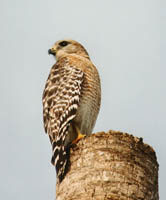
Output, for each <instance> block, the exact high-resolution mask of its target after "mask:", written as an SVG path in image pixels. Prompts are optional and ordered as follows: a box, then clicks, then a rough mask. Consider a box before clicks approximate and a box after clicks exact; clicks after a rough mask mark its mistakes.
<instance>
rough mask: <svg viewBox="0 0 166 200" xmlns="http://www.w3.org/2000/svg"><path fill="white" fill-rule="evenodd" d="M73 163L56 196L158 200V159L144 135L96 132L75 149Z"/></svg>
mask: <svg viewBox="0 0 166 200" xmlns="http://www.w3.org/2000/svg"><path fill="white" fill-rule="evenodd" d="M70 160H71V167H70V170H69V172H68V174H67V175H66V177H65V179H64V180H63V181H62V182H61V184H57V186H56V200H158V199H159V195H158V163H157V160H156V155H155V152H154V150H153V149H152V148H151V147H150V146H149V145H147V144H144V143H143V141H142V138H137V137H133V136H132V135H129V134H126V133H121V132H115V131H109V132H108V133H104V132H101V133H96V134H93V135H91V136H88V137H86V138H84V139H82V140H81V141H79V142H78V144H77V146H76V147H75V148H74V149H73V150H72V149H71V155H70Z"/></svg>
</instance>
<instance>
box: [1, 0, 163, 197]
mask: <svg viewBox="0 0 166 200" xmlns="http://www.w3.org/2000/svg"><path fill="white" fill-rule="evenodd" d="M164 4H165V3H164V2H160V1H157V0H146V1H145V0H139V1H138V0H125V1H124V0H104V1H99V0H90V1H89V0H84V1H78V0H70V1H67V0H66V1H65V0H61V1H58V0H49V1H45V0H35V1H34V0H28V1H25V0H15V1H11V0H1V6H0V13H1V17H0V25H1V26H0V27H1V31H0V36H1V37H0V43H1V46H0V55H1V59H0V66H1V67H0V76H1V78H0V81H1V84H0V91H1V100H0V110H1V112H0V120H1V126H0V130H1V140H0V158H1V162H0V163H1V170H0V177H1V178H0V199H5V200H11V199H12V200H13V199H17V200H22V199H24V200H29V199H32V200H33V199H37V200H38V199H40V200H45V199H47V200H53V199H54V195H55V182H56V174H55V169H54V167H53V166H52V165H51V163H50V160H51V145H50V143H49V139H48V136H47V135H46V134H45V133H44V129H43V121H42V102H41V98H42V92H43V89H44V85H45V81H46V79H47V76H48V73H49V71H50V68H51V66H52V65H53V64H54V63H55V60H54V59H53V57H51V56H48V54H47V51H48V49H49V48H50V47H51V46H52V44H53V43H54V42H55V41H57V40H59V39H64V38H71V39H74V40H77V41H79V42H80V43H81V44H83V45H84V47H85V48H86V49H87V51H88V53H89V55H90V57H91V60H92V61H93V62H94V64H95V65H96V66H97V68H98V71H99V73H100V77H101V84H102V106H101V110H100V114H99V117H98V120H97V123H96V126H95V129H94V132H98V131H108V130H109V129H113V130H120V131H123V132H128V133H131V134H133V135H134V136H137V137H142V138H144V142H146V143H148V144H149V145H151V146H152V147H153V148H154V149H155V151H156V153H157V159H158V162H159V164H160V168H159V191H160V199H161V200H164V199H166V194H165V179H166V173H165V169H166V155H165V153H166V145H165V141H166V133H165V130H166V103H165V102H166V66H165V65H166V59H165V58H164V56H165V47H166V42H165V40H164V37H165V35H166V29H165V28H164V19H165V13H166V11H165V9H164V6H165V5H164ZM160 6H161V8H160Z"/></svg>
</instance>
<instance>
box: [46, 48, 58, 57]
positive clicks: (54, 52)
mask: <svg viewBox="0 0 166 200" xmlns="http://www.w3.org/2000/svg"><path fill="white" fill-rule="evenodd" d="M48 54H49V55H50V54H52V55H53V56H55V55H56V51H55V50H54V49H49V50H48Z"/></svg>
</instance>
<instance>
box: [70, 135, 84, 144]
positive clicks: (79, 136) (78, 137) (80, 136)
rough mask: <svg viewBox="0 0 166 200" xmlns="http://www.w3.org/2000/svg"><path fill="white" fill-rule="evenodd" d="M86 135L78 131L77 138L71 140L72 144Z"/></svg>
mask: <svg viewBox="0 0 166 200" xmlns="http://www.w3.org/2000/svg"><path fill="white" fill-rule="evenodd" d="M85 136H86V135H83V134H81V133H79V134H78V135H77V138H76V139H75V140H73V141H72V144H76V143H77V142H78V141H79V140H81V139H82V138H84V137H85Z"/></svg>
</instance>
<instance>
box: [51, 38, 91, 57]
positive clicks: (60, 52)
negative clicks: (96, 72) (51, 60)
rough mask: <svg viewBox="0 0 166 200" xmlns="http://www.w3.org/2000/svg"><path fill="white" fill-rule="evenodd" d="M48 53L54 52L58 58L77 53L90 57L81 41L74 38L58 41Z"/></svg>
mask: <svg viewBox="0 0 166 200" xmlns="http://www.w3.org/2000/svg"><path fill="white" fill-rule="evenodd" d="M48 54H52V55H53V56H55V57H56V59H59V58H60V57H63V56H66V54H76V55H79V56H83V57H86V58H88V59H89V55H88V53H87V51H86V49H85V48H84V47H83V46H82V45H81V44H80V43H79V42H77V41H74V40H59V41H57V42H56V43H55V44H54V45H53V46H52V48H51V49H49V50H48Z"/></svg>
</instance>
